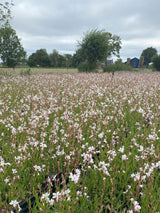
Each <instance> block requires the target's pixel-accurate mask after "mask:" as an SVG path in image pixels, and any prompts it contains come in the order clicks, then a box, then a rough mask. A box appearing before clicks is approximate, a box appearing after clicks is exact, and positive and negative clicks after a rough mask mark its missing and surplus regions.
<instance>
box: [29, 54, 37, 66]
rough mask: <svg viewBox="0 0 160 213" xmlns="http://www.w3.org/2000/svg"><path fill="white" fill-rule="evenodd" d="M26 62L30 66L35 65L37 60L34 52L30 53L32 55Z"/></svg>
mask: <svg viewBox="0 0 160 213" xmlns="http://www.w3.org/2000/svg"><path fill="white" fill-rule="evenodd" d="M27 64H28V65H29V66H30V67H36V66H37V62H36V53H32V55H30V56H29V58H28V61H27Z"/></svg>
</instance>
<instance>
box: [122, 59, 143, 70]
mask: <svg viewBox="0 0 160 213" xmlns="http://www.w3.org/2000/svg"><path fill="white" fill-rule="evenodd" d="M128 62H129V63H130V65H131V67H133V68H146V66H147V64H146V63H145V62H144V63H143V66H141V67H140V60H139V59H138V58H136V57H134V58H132V59H128V60H127V62H125V64H128Z"/></svg>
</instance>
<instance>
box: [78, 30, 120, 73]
mask: <svg viewBox="0 0 160 213" xmlns="http://www.w3.org/2000/svg"><path fill="white" fill-rule="evenodd" d="M120 48H121V41H120V38H119V37H118V36H116V35H114V36H112V34H111V33H109V32H105V31H103V30H91V31H89V32H87V33H86V34H85V36H84V38H83V39H82V41H81V42H79V49H78V51H77V53H78V58H79V61H81V62H86V63H87V65H88V66H87V67H88V69H89V70H93V69H95V68H96V67H97V62H98V61H106V59H107V57H109V56H111V54H114V55H118V54H119V50H120Z"/></svg>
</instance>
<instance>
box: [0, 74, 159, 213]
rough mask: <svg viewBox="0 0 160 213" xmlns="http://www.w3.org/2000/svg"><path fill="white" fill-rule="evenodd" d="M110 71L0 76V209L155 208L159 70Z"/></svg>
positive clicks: (84, 209) (105, 210)
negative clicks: (24, 203)
mask: <svg viewBox="0 0 160 213" xmlns="http://www.w3.org/2000/svg"><path fill="white" fill-rule="evenodd" d="M111 78H112V76H111V74H109V73H105V74H95V73H94V74H74V75H73V74H62V75H33V76H32V77H31V78H28V77H27V76H24V75H23V76H17V77H12V78H6V77H2V78H1V79H0V84H1V87H0V181H1V184H0V211H1V212H7V211H9V209H12V207H14V208H15V209H17V211H19V212H21V210H20V207H21V206H20V203H21V202H22V201H24V200H26V201H28V197H30V196H31V195H33V196H34V198H35V199H36V202H35V203H34V205H33V206H32V207H31V202H30V201H29V202H28V206H29V207H28V208H29V210H30V212H31V211H32V212H130V213H131V212H151V213H152V212H158V211H159V209H160V188H159V185H160V178H159V171H160V154H159V153H160V139H159V137H160V99H159V97H160V75H159V73H153V74H137V73H136V74H135V73H122V74H117V73H116V74H115V76H114V79H113V80H112V81H111ZM60 172H61V173H60ZM50 173H51V174H53V176H52V178H48V176H49V175H50ZM57 174H61V176H60V178H59V179H58V178H57V177H58V176H56V175H57ZM44 180H47V181H46V185H45V186H46V187H45V189H44V190H42V183H44ZM53 181H54V184H55V185H54V186H53Z"/></svg>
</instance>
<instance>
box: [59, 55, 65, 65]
mask: <svg viewBox="0 0 160 213" xmlns="http://www.w3.org/2000/svg"><path fill="white" fill-rule="evenodd" d="M58 67H66V58H65V56H63V55H59V57H58Z"/></svg>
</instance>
